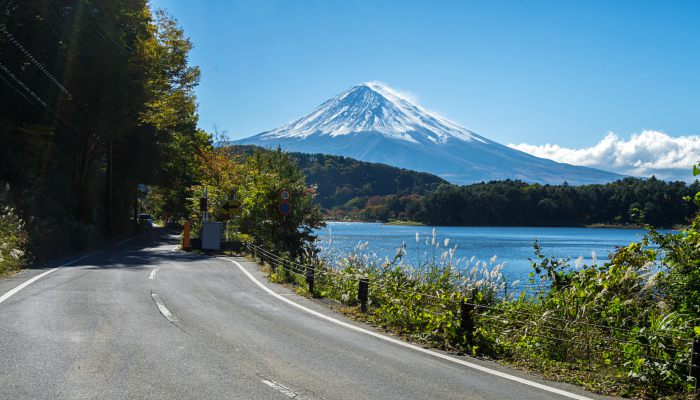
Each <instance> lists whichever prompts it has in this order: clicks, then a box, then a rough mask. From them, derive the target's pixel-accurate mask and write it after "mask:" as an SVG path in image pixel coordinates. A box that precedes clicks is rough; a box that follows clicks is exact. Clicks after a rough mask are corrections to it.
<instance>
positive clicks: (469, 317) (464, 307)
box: [459, 299, 474, 346]
mask: <svg viewBox="0 0 700 400" xmlns="http://www.w3.org/2000/svg"><path fill="white" fill-rule="evenodd" d="M459 317H460V323H459V329H460V331H461V332H462V334H464V337H465V339H466V343H467V345H468V346H471V345H472V344H473V342H474V305H473V304H469V303H467V301H466V300H465V299H462V301H461V303H460V304H459Z"/></svg>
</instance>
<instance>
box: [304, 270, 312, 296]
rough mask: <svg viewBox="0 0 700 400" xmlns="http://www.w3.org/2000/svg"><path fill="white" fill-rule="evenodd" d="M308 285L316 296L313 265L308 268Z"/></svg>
mask: <svg viewBox="0 0 700 400" xmlns="http://www.w3.org/2000/svg"><path fill="white" fill-rule="evenodd" d="M306 284H307V285H309V292H310V293H311V294H312V295H313V294H314V267H313V266H311V265H307V266H306Z"/></svg>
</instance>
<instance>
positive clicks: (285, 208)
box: [277, 200, 292, 215]
mask: <svg viewBox="0 0 700 400" xmlns="http://www.w3.org/2000/svg"><path fill="white" fill-rule="evenodd" d="M277 211H279V213H280V214H282V215H289V213H290V212H292V205H291V204H289V202H288V201H286V200H284V201H281V202H280V204H279V205H278V206H277Z"/></svg>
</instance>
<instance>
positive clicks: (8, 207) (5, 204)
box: [0, 182, 29, 276]
mask: <svg viewBox="0 0 700 400" xmlns="http://www.w3.org/2000/svg"><path fill="white" fill-rule="evenodd" d="M9 197H10V193H9V187H6V186H5V185H2V183H1V182H0V276H2V275H3V274H5V273H7V272H10V271H15V270H17V269H19V268H21V267H22V266H24V264H25V263H26V262H27V261H28V259H29V256H28V254H27V253H26V251H27V232H26V230H25V228H24V221H22V219H21V218H20V217H19V216H18V215H17V213H16V210H15V208H14V207H13V204H12V203H13V202H12V201H11V200H10V198H9Z"/></svg>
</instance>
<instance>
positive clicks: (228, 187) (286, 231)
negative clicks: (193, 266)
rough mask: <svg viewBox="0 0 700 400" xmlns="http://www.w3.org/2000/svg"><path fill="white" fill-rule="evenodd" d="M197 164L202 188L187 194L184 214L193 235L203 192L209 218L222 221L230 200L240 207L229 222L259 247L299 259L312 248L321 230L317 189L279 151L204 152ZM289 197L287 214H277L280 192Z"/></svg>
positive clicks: (218, 150) (198, 224) (222, 150)
mask: <svg viewBox="0 0 700 400" xmlns="http://www.w3.org/2000/svg"><path fill="white" fill-rule="evenodd" d="M201 163H203V164H206V167H205V168H203V169H205V170H206V171H204V172H203V174H202V175H201V176H200V181H201V182H202V184H201V185H196V186H192V187H191V188H190V190H189V196H188V197H189V199H190V202H189V215H190V219H191V221H192V224H193V230H194V231H195V235H196V231H197V230H198V229H199V227H200V223H201V220H202V215H201V213H200V211H199V198H200V197H202V196H203V194H204V187H205V186H206V188H207V193H208V194H207V195H208V199H209V201H208V205H209V210H208V212H209V215H210V216H211V217H212V219H213V220H220V219H221V213H220V209H221V205H222V204H224V202H225V201H226V200H227V199H231V198H233V197H234V196H235V197H236V198H237V199H238V200H239V201H240V202H241V209H242V213H241V215H240V217H238V218H237V219H236V220H235V221H234V223H235V224H236V225H237V226H238V227H239V228H240V231H241V232H243V233H245V234H247V235H249V236H250V237H252V238H255V241H256V242H257V243H258V244H259V245H264V246H265V247H266V248H269V249H274V250H275V251H277V252H280V253H284V254H287V255H288V256H289V257H290V258H292V259H298V258H300V257H301V256H303V253H304V251H305V249H310V248H311V247H312V245H311V243H312V242H313V241H314V240H315V236H314V234H313V232H314V230H315V229H317V228H319V227H322V226H323V220H322V218H321V213H320V209H319V207H318V205H316V204H314V196H315V195H316V188H315V187H313V186H306V184H305V179H304V178H305V177H304V175H303V173H302V172H301V170H300V169H299V167H298V165H297V163H296V161H295V160H294V158H292V157H291V156H290V155H289V154H287V153H285V152H283V151H281V150H280V149H278V150H276V151H264V150H256V151H254V152H253V153H252V154H247V155H246V154H240V153H235V152H232V151H231V149H230V148H209V149H206V151H204V152H203V155H202V159H201ZM283 189H285V190H287V191H289V193H290V199H289V200H288V201H289V203H290V205H291V212H290V213H289V215H286V216H285V215H282V214H281V213H280V212H279V210H278V207H279V204H280V202H281V199H280V192H281V191H282V190H283Z"/></svg>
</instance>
